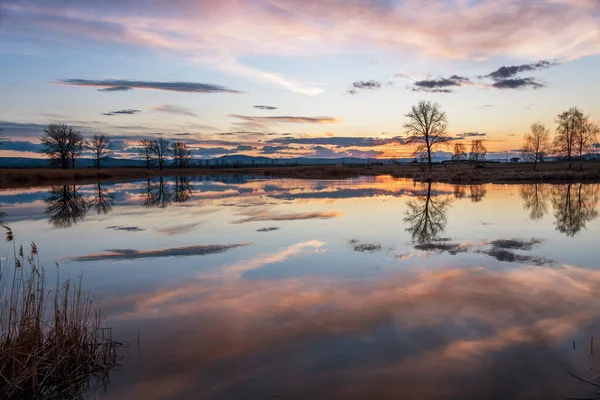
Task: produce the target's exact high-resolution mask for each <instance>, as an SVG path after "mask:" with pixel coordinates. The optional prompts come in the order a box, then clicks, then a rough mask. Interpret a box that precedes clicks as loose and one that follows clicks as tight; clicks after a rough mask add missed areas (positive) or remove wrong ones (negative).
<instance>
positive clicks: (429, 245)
mask: <svg viewBox="0 0 600 400" xmlns="http://www.w3.org/2000/svg"><path fill="white" fill-rule="evenodd" d="M450 240H451V239H450V238H440V239H437V240H433V241H431V242H426V243H418V244H416V245H415V249H417V250H421V251H435V252H439V253H443V252H448V253H450V254H452V255H456V254H458V253H465V252H467V251H468V250H469V248H471V247H473V246H476V245H477V244H473V243H451V242H450Z"/></svg>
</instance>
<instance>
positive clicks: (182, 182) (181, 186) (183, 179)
mask: <svg viewBox="0 0 600 400" xmlns="http://www.w3.org/2000/svg"><path fill="white" fill-rule="evenodd" d="M193 190H194V187H193V186H192V178H190V177H188V176H179V177H175V191H174V192H173V201H174V202H175V203H185V202H186V201H188V200H189V199H190V197H191V195H192V192H193Z"/></svg>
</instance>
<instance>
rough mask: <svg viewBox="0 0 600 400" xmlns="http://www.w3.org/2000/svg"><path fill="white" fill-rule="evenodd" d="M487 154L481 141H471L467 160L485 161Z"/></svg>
mask: <svg viewBox="0 0 600 400" xmlns="http://www.w3.org/2000/svg"><path fill="white" fill-rule="evenodd" d="M486 154H487V148H486V147H485V145H484V144H483V140H479V139H478V140H472V141H471V152H470V153H469V160H471V161H474V162H478V161H485V156H486Z"/></svg>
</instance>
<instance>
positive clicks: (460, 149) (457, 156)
mask: <svg viewBox="0 0 600 400" xmlns="http://www.w3.org/2000/svg"><path fill="white" fill-rule="evenodd" d="M466 159H467V146H465V145H464V143H460V142H459V143H455V144H454V152H453V153H452V161H464V160H466Z"/></svg>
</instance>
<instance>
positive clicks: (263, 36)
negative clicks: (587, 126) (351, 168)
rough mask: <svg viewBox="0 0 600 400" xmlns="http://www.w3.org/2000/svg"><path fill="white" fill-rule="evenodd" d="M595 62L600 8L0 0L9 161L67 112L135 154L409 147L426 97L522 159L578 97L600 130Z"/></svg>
mask: <svg viewBox="0 0 600 400" xmlns="http://www.w3.org/2000/svg"><path fill="white" fill-rule="evenodd" d="M599 54H600V0H535V1H521V0H320V1H317V0H252V1H250V0H246V1H244V0H204V1H202V0H104V1H95V0H77V1H73V0H0V93H1V95H0V128H2V129H3V132H2V136H3V137H4V138H5V139H6V141H5V143H4V145H3V146H2V150H1V151H0V156H27V157H34V156H39V154H38V153H39V150H40V145H39V143H38V138H39V136H40V134H41V133H42V130H43V127H44V126H45V125H46V124H48V123H51V122H64V123H67V124H71V125H74V126H76V127H77V129H78V130H80V131H81V132H82V133H83V134H84V135H86V136H89V135H93V134H94V133H104V134H107V135H109V136H111V137H112V139H113V142H114V148H115V150H116V153H117V155H118V156H123V157H132V156H133V155H134V153H135V151H136V149H135V143H136V142H137V140H139V139H140V138H154V137H160V136H162V137H167V138H170V139H173V140H181V141H186V142H187V143H189V144H190V145H191V147H192V148H193V149H194V155H195V156H196V157H204V158H208V157H218V156H221V155H227V154H248V155H255V156H257V155H265V156H269V157H295V156H307V157H338V156H359V157H407V156H409V155H410V154H411V153H412V151H413V149H412V147H411V146H408V145H405V144H404V138H405V137H406V133H405V132H404V131H403V128H402V124H403V122H404V114H405V113H406V112H407V111H408V110H409V108H410V106H411V105H413V104H415V103H417V102H418V101H419V100H422V99H423V100H432V101H436V102H438V103H439V104H440V105H441V106H442V107H443V109H444V110H445V111H446V112H447V114H448V122H449V133H450V134H451V135H452V136H454V137H456V138H464V140H466V141H470V140H471V139H472V138H480V139H484V140H485V141H486V145H487V147H488V149H489V150H490V152H495V153H498V152H503V151H510V150H515V149H518V148H519V147H520V146H521V142H522V136H523V134H524V133H526V132H527V131H528V130H529V126H530V125H531V123H532V122H535V121H538V120H539V121H541V122H543V123H546V124H547V125H548V126H549V127H550V128H551V130H552V132H554V128H555V125H556V124H555V119H556V115H557V114H558V113H559V112H561V111H563V110H564V109H566V108H569V107H573V106H579V107H580V108H581V109H582V110H583V111H584V112H585V113H586V114H591V119H592V120H595V121H598V122H599V123H600V101H598V99H600V94H599V93H600V79H599V71H600V56H599ZM441 150H444V149H441ZM446 150H448V151H450V150H451V149H446Z"/></svg>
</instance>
